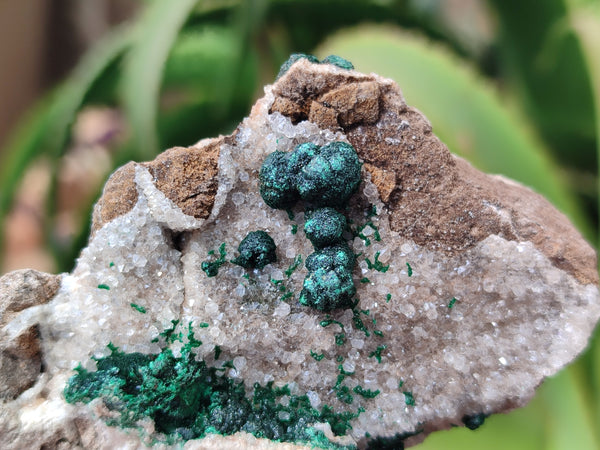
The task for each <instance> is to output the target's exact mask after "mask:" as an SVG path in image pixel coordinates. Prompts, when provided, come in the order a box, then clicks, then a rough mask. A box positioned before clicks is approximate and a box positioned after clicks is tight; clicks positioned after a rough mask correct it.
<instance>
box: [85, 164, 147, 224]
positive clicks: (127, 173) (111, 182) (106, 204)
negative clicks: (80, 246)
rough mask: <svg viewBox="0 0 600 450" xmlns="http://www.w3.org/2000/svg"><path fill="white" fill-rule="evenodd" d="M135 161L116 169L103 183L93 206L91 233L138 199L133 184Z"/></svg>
mask: <svg viewBox="0 0 600 450" xmlns="http://www.w3.org/2000/svg"><path fill="white" fill-rule="evenodd" d="M135 165H136V164H135V163H134V162H133V161H132V162H129V163H127V164H125V165H124V166H123V167H121V168H119V169H117V170H116V171H115V172H114V173H113V174H112V175H111V176H110V178H109V179H108V181H107V182H106V184H105V185H104V190H103V191H102V196H101V197H100V199H99V200H98V202H97V203H96V205H95V206H94V213H93V215H92V235H93V234H94V233H95V232H96V231H98V230H99V229H100V228H102V225H104V224H105V223H108V222H110V221H111V220H113V219H114V218H115V217H119V216H122V215H123V214H125V213H127V212H129V211H131V209H132V208H133V207H134V206H135V204H136V202H137V199H138V191H137V188H136V186H135Z"/></svg>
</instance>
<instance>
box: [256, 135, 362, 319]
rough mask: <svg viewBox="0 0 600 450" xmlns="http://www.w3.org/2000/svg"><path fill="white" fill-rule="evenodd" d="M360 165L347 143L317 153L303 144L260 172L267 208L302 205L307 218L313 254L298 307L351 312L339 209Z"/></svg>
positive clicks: (349, 264) (272, 158) (349, 261)
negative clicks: (300, 202) (301, 202)
mask: <svg viewBox="0 0 600 450" xmlns="http://www.w3.org/2000/svg"><path fill="white" fill-rule="evenodd" d="M361 167H362V164H361V162H360V161H359V159H358V155H357V154H356V150H355V149H354V147H352V146H351V145H350V144H348V143H346V142H339V141H336V142H330V143H328V144H326V145H323V146H322V147H319V146H318V145H316V144H313V143H310V142H307V143H304V144H300V145H298V146H296V148H294V150H292V151H291V152H281V151H276V152H273V153H271V154H270V155H269V156H267V158H265V161H264V162H263V164H262V167H261V169H260V195H261V196H262V198H263V200H264V201H265V203H266V204H267V205H269V206H270V207H271V208H279V209H286V208H290V207H292V206H293V205H294V204H295V203H296V202H297V201H299V200H303V201H305V202H306V204H307V205H308V208H310V209H309V212H308V213H307V220H306V222H305V225H304V232H305V234H306V237H307V238H308V239H309V240H310V241H311V243H312V244H313V247H314V248H315V252H314V253H313V254H311V255H310V256H309V257H308V258H307V259H306V268H307V269H308V275H307V276H306V278H305V280H304V284H303V289H302V292H301V293H300V298H299V301H300V303H301V304H303V305H305V306H310V307H312V308H315V309H317V310H320V311H331V310H334V309H339V308H351V307H353V304H354V295H355V294H356V287H355V286H354V281H353V279H352V270H353V269H354V264H355V262H356V258H355V256H354V253H353V252H352V250H350V247H349V246H348V244H347V242H346V241H345V240H344V239H343V236H342V235H343V233H344V230H345V229H346V226H347V223H346V218H345V216H344V215H343V214H341V213H340V212H338V211H337V210H336V209H335V208H344V207H345V206H346V204H347V203H348V200H349V199H350V197H351V196H352V194H354V192H355V191H356V189H357V188H358V185H359V184H360V180H361V176H360V173H361Z"/></svg>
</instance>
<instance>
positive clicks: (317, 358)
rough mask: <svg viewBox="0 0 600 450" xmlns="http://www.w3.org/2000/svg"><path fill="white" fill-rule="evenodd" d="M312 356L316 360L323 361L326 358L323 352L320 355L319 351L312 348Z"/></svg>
mask: <svg viewBox="0 0 600 450" xmlns="http://www.w3.org/2000/svg"><path fill="white" fill-rule="evenodd" d="M310 356H312V357H313V358H314V360H315V361H321V360H322V359H323V358H325V355H324V354H323V353H321V354H320V355H319V354H318V353H317V352H313V351H312V350H311V351H310Z"/></svg>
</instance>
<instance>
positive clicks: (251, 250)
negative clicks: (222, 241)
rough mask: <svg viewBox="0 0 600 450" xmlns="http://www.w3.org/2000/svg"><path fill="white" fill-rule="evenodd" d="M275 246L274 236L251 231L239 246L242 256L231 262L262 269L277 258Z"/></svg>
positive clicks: (248, 267) (249, 267) (259, 231)
mask: <svg viewBox="0 0 600 450" xmlns="http://www.w3.org/2000/svg"><path fill="white" fill-rule="evenodd" d="M275 248H276V247H275V242H274V241H273V238H272V237H271V236H269V235H268V234H267V233H265V232H264V231H261V230H258V231H251V232H250V233H248V234H247V235H246V237H245V238H244V239H242V242H240V245H239V246H238V251H239V252H240V256H238V257H237V258H235V259H233V260H231V262H232V263H233V264H237V265H238V266H242V267H244V268H246V269H262V268H264V267H265V266H266V265H267V264H270V263H272V262H275V261H276V260H277V255H276V254H275Z"/></svg>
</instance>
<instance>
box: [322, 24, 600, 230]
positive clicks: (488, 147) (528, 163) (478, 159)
mask: <svg viewBox="0 0 600 450" xmlns="http://www.w3.org/2000/svg"><path fill="white" fill-rule="evenodd" d="M330 53H335V54H339V55H341V56H343V57H345V58H348V59H349V60H350V61H352V62H353V63H354V65H355V67H356V68H357V70H360V71H366V72H376V73H378V74H380V75H383V76H388V77H390V78H393V79H394V80H396V81H397V82H398V84H399V85H400V87H401V89H402V90H403V93H404V95H405V97H406V99H407V102H408V103H409V104H410V105H412V106H415V107H417V108H418V109H419V110H421V111H423V113H424V114H425V115H426V116H427V118H428V119H429V120H430V121H431V123H432V124H433V129H434V132H435V133H436V135H437V136H439V137H440V139H441V140H442V141H444V142H445V143H446V145H448V147H449V148H450V150H451V151H453V152H454V153H457V154H459V155H461V156H463V157H465V158H466V159H468V160H469V161H471V163H473V164H474V165H475V166H476V167H478V168H480V169H481V170H483V171H486V172H493V173H500V174H503V175H506V176H508V177H510V178H513V179H516V180H518V181H520V182H522V183H524V184H526V185H528V186H530V187H532V188H533V189H535V190H536V191H538V192H539V193H541V194H543V195H544V196H546V197H547V198H548V199H549V200H550V201H552V202H553V203H554V204H555V205H556V206H557V207H558V208H559V209H561V210H562V211H563V212H564V213H566V214H567V215H568V216H569V217H570V218H571V219H572V220H574V221H575V223H576V224H577V225H578V226H579V229H580V230H582V232H583V233H584V234H585V235H586V236H587V237H588V239H591V237H592V233H591V228H590V226H589V223H588V222H587V220H586V218H585V216H584V215H583V214H582V212H581V210H580V209H579V208H578V206H577V204H576V202H575V201H574V199H573V196H572V195H570V194H569V193H568V192H567V189H566V188H565V183H564V182H563V180H562V179H561V177H560V175H559V173H558V170H557V167H556V166H555V165H554V163H553V162H552V161H551V159H550V157H549V156H548V155H547V153H546V151H545V150H544V148H543V146H542V145H541V144H540V143H539V142H537V141H536V140H535V139H534V138H533V136H532V134H531V133H529V131H528V127H527V124H526V123H524V122H523V120H520V119H519V118H518V117H517V116H516V115H514V114H511V112H510V111H509V110H508V109H507V108H506V107H505V106H504V105H503V104H502V103H501V102H500V99H499V97H498V96H497V95H496V93H495V92H494V90H493V89H492V87H491V86H490V85H489V83H487V82H486V81H485V80H483V79H482V78H481V77H479V76H478V75H477V74H476V73H475V72H474V71H473V70H471V69H470V67H468V66H467V65H466V64H465V62H464V61H461V60H460V59H457V58H456V57H454V56H452V55H451V54H450V53H449V52H447V51H445V50H444V49H443V48H440V47H436V46H433V45H431V44H430V43H429V42H427V41H424V40H423V39H419V38H417V37H416V36H414V35H408V34H406V33H401V32H400V31H399V30H396V29H389V28H374V27H366V28H356V29H352V30H349V31H346V32H343V33H340V34H338V35H336V36H334V37H332V38H331V39H329V40H328V41H326V43H325V44H324V45H323V46H322V47H321V48H320V49H319V54H320V55H321V56H322V55H327V54H330Z"/></svg>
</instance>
